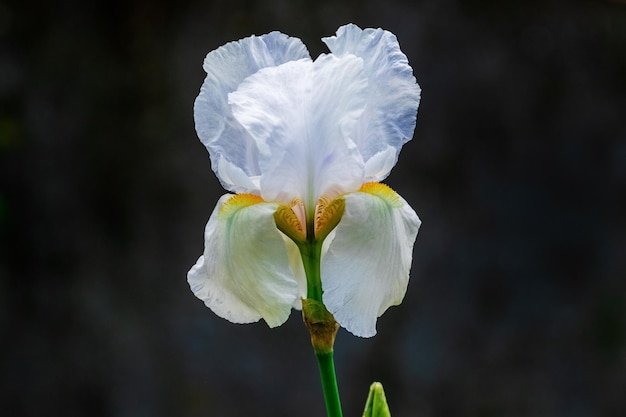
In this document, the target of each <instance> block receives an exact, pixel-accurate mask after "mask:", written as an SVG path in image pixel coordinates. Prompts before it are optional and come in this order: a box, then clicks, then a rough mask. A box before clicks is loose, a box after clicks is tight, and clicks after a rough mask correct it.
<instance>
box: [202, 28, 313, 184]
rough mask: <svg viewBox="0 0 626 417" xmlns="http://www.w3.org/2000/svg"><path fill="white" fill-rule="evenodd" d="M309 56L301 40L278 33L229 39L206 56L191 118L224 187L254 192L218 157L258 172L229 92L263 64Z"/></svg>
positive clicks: (249, 140) (253, 151)
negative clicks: (226, 172)
mask: <svg viewBox="0 0 626 417" xmlns="http://www.w3.org/2000/svg"><path fill="white" fill-rule="evenodd" d="M308 57H309V55H308V52H307V50H306V47H305V46H304V44H302V42H301V41H300V40H299V39H297V38H290V37H288V36H287V35H284V34H282V33H279V32H272V33H269V34H267V35H263V36H251V37H249V38H245V39H241V40H239V41H236V42H230V43H227V44H226V45H224V46H222V47H220V48H218V49H216V50H214V51H212V52H210V53H209V54H208V55H207V56H206V58H205V60H204V70H205V71H206V73H207V76H206V79H205V80H204V83H203V84H202V88H201V89H200V95H199V96H198V98H197V99H196V101H195V104H194V118H195V122H196V131H197V133H198V136H199V137H200V140H201V141H202V143H203V144H204V145H205V146H206V147H207V149H208V150H209V154H210V156H211V165H212V167H213V170H214V171H215V173H216V174H217V176H218V178H219V179H220V181H221V182H222V185H223V186H224V188H226V189H228V190H230V191H233V192H251V191H253V190H250V189H248V188H247V187H248V186H249V182H248V181H246V180H245V178H243V177H242V176H229V177H223V176H221V174H220V170H219V168H218V167H219V165H220V164H219V161H220V158H223V159H224V160H225V161H227V162H228V163H230V164H231V165H234V166H236V167H238V168H240V169H241V171H242V172H243V173H244V174H245V175H246V176H248V177H253V176H257V175H259V174H260V169H259V164H258V150H257V149H256V145H255V143H254V141H253V140H252V138H251V137H250V136H249V135H248V133H247V132H246V130H245V129H244V128H243V127H242V126H240V125H239V123H237V121H236V120H235V119H234V118H233V116H232V114H231V112H230V106H229V105H228V102H227V100H228V94H229V93H230V92H232V91H235V90H236V89H237V87H238V86H239V84H240V83H241V81H242V80H244V79H245V78H246V77H248V76H249V75H251V74H254V73H255V72H257V71H258V70H259V69H261V68H265V67H272V66H276V65H280V64H283V63H285V62H288V61H292V60H298V59H303V58H308ZM240 180H243V181H240Z"/></svg>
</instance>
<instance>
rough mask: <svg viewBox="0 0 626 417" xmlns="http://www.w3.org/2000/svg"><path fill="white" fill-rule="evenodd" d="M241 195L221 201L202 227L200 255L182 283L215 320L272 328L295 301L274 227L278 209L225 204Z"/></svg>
mask: <svg viewBox="0 0 626 417" xmlns="http://www.w3.org/2000/svg"><path fill="white" fill-rule="evenodd" d="M240 197H241V196H232V195H230V194H228V195H225V196H223V197H222V198H220V200H219V202H218V204H217V207H216V208H215V210H214V211H213V214H211V217H210V219H209V222H208V223H207V226H206V230H205V250H204V255H203V256H201V257H200V259H198V262H197V263H196V265H194V266H193V267H192V268H191V270H190V271H189V273H188V274H187V280H188V281H189V285H190V287H191V290H192V291H193V293H194V294H195V295H196V296H197V297H198V298H200V299H201V300H202V301H204V303H205V304H206V305H207V307H209V308H210V309H211V310H213V312H215V314H217V315H218V316H220V317H222V318H225V319H227V320H229V321H231V322H233V323H251V322H255V321H258V320H259V319H260V318H263V319H264V320H265V321H266V322H267V324H268V325H269V326H270V327H276V326H279V325H281V324H282V323H284V322H285V321H286V320H287V318H288V317H289V314H290V311H291V307H292V305H293V304H294V302H295V300H296V298H297V297H298V283H297V282H296V280H295V277H294V275H293V272H292V270H291V267H290V264H289V262H290V260H289V256H288V254H287V249H286V246H285V241H284V239H283V235H282V234H281V233H280V232H279V231H278V229H277V228H276V225H275V223H274V211H275V210H276V207H277V205H276V204H273V203H263V202H261V203H258V204H252V205H246V204H232V201H230V202H229V200H230V199H234V198H240ZM244 198H245V197H244ZM227 202H229V203H227ZM225 203H226V204H230V206H227V207H224V204H225ZM244 203H245V202H244ZM223 207H224V208H223Z"/></svg>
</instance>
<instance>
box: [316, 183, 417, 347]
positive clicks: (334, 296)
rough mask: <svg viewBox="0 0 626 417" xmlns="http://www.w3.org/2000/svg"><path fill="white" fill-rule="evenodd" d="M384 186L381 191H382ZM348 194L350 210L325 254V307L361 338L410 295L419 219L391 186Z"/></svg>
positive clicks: (373, 331)
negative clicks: (414, 246) (414, 244)
mask: <svg viewBox="0 0 626 417" xmlns="http://www.w3.org/2000/svg"><path fill="white" fill-rule="evenodd" d="M379 187H382V188H379ZM365 191H366V192H356V193H351V194H347V195H346V196H345V197H344V198H345V200H346V207H345V212H344V214H343V217H342V219H341V221H340V222H339V225H338V226H337V227H336V228H335V230H334V233H333V239H332V241H331V242H330V244H329V246H328V250H327V251H326V253H325V254H324V255H323V256H322V266H321V272H322V287H323V288H324V295H323V297H324V304H325V305H326V307H327V308H328V310H329V311H330V312H331V313H332V314H333V315H334V316H335V319H337V321H338V322H339V323H340V324H341V326H342V327H344V328H346V329H347V330H348V331H350V332H351V333H353V334H354V335H356V336H361V337H371V336H374V335H375V334H376V319H377V318H378V317H379V316H381V315H382V314H383V313H384V312H385V310H387V308H389V307H390V306H392V305H398V304H400V302H401V301H402V299H403V297H404V294H405V293H406V288H407V284H408V281H409V270H410V267H411V257H412V250H413V243H414V242H415V238H416V236H417V231H418V229H419V226H420V223H421V222H420V220H419V218H418V217H417V214H415V212H414V211H413V209H412V208H411V207H410V206H409V205H408V204H407V202H406V201H405V200H404V199H402V197H400V196H399V195H397V194H396V193H395V192H393V191H392V190H391V189H390V188H388V187H386V186H384V185H382V184H375V185H374V186H373V187H371V188H370V189H366V190H365Z"/></svg>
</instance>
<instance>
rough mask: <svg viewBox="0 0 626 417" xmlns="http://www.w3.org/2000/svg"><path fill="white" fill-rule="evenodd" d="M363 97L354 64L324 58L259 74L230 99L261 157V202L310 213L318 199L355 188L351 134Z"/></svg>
mask: <svg viewBox="0 0 626 417" xmlns="http://www.w3.org/2000/svg"><path fill="white" fill-rule="evenodd" d="M367 91H368V89H367V80H366V77H365V74H364V73H363V62H362V60H361V59H360V58H357V57H355V56H352V55H345V56H343V57H341V58H337V57H336V56H334V55H322V56H320V57H319V58H318V59H317V60H315V62H310V61H308V60H300V61H292V62H288V63H286V64H283V65H280V66H277V67H271V68H265V69H262V70H260V71H258V72H257V73H255V74H254V75H251V76H250V77H248V78H246V79H245V80H244V81H243V82H242V83H241V85H240V86H239V88H238V89H237V91H235V92H234V93H231V94H230V95H229V103H230V104H231V106H232V112H233V115H234V116H235V118H236V119H237V121H238V122H239V123H240V124H241V125H242V126H243V127H245V128H246V130H247V131H248V133H249V134H250V136H251V137H252V138H253V139H254V142H255V146H256V149H258V151H259V158H258V162H259V166H260V169H261V174H262V175H261V192H262V196H263V198H265V199H266V200H274V201H281V202H283V203H289V202H290V201H291V200H292V199H293V198H294V197H300V198H302V200H304V202H305V206H307V207H311V205H312V204H313V205H314V204H315V202H316V201H317V199H318V198H319V196H320V195H322V194H324V193H329V194H333V193H334V194H339V193H342V192H347V191H352V190H355V189H358V187H359V185H360V184H361V183H362V182H363V160H362V158H361V156H360V154H359V152H358V151H357V149H356V147H355V146H354V143H353V142H352V140H351V137H350V135H351V132H353V131H354V128H355V125H356V123H357V121H358V120H359V118H360V117H361V115H362V113H363V111H364V108H365V103H366V99H367Z"/></svg>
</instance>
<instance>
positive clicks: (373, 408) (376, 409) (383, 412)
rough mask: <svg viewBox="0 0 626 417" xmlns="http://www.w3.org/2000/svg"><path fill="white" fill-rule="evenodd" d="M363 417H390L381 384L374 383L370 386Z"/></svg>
mask: <svg viewBox="0 0 626 417" xmlns="http://www.w3.org/2000/svg"><path fill="white" fill-rule="evenodd" d="M363 417H391V412H390V411H389V406H388V405H387V399H386V398H385V391H384V390H383V384H381V383H380V382H374V383H372V385H370V393H369V395H368V396H367V401H366V402H365V410H364V411H363Z"/></svg>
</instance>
